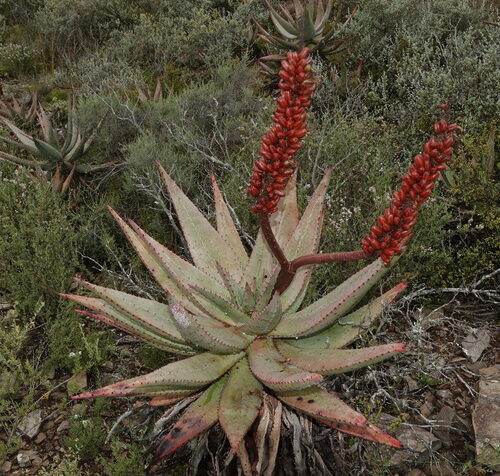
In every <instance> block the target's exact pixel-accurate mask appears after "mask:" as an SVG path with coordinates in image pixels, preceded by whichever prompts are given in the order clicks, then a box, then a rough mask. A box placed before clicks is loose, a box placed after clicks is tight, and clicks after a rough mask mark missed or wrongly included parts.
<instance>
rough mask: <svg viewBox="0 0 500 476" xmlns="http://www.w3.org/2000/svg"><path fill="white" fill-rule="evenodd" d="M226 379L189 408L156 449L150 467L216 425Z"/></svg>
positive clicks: (208, 390) (214, 384)
mask: <svg viewBox="0 0 500 476" xmlns="http://www.w3.org/2000/svg"><path fill="white" fill-rule="evenodd" d="M226 378H227V377H224V378H221V379H219V380H218V381H217V382H215V383H213V384H212V385H211V386H210V387H209V388H207V390H205V391H204V392H203V393H202V394H201V396H200V398H198V400H196V401H195V402H194V403H192V404H191V405H190V406H189V408H188V409H187V410H186V411H185V412H184V414H183V415H182V417H181V418H180V420H179V421H178V422H177V423H176V424H175V425H174V426H173V428H172V429H171V430H170V432H169V433H168V434H167V435H166V436H165V437H164V438H163V439H162V441H161V443H160V444H159V445H158V447H157V448H156V451H155V456H154V459H153V462H152V463H151V465H152V466H154V465H156V464H157V463H158V462H159V461H160V460H162V459H163V458H166V457H167V456H170V455H171V454H172V453H173V452H174V451H176V450H177V449H179V448H180V447H181V446H183V445H185V444H186V443H188V442H189V441H191V440H192V439H193V438H196V437H197V436H198V435H200V434H201V433H203V432H204V431H206V430H208V429H209V428H210V427H211V426H212V425H214V424H215V423H217V420H218V418H219V415H218V409H219V402H220V397H221V393H222V389H223V388H224V384H225V383H226Z"/></svg>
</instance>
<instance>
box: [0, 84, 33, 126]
mask: <svg viewBox="0 0 500 476" xmlns="http://www.w3.org/2000/svg"><path fill="white" fill-rule="evenodd" d="M38 106H39V104H38V95H37V93H36V91H34V92H33V93H32V94H31V98H30V100H29V101H28V102H27V103H24V102H22V101H19V100H18V99H17V98H16V97H15V96H14V95H11V96H9V97H7V96H5V95H3V98H2V99H0V116H2V117H5V118H7V119H8V120H10V121H13V122H15V123H17V124H22V125H26V126H29V125H31V124H32V123H33V121H34V120H35V119H36V111H37V109H38Z"/></svg>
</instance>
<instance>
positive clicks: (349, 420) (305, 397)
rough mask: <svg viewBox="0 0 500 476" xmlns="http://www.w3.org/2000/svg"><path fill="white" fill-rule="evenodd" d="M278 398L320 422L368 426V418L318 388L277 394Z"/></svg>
mask: <svg viewBox="0 0 500 476" xmlns="http://www.w3.org/2000/svg"><path fill="white" fill-rule="evenodd" d="M276 396H277V397H278V398H279V399H280V400H281V401H282V402H283V403H285V404H287V405H288V406H290V407H293V408H296V409H297V410H300V411H302V412H304V413H307V414H308V415H310V416H312V417H314V418H319V419H320V420H327V421H333V422H335V423H343V424H346V425H361V426H364V425H366V422H367V420H366V418H365V417H364V416H363V415H361V413H358V412H357V411H355V410H353V409H352V408H351V407H350V406H349V405H347V404H346V403H344V402H343V401H342V400H340V398H338V397H337V396H335V395H333V394H331V393H328V392H327V391H326V390H324V389H322V388H321V387H318V386H311V387H308V388H306V389H303V390H295V391H289V392H277V393H276Z"/></svg>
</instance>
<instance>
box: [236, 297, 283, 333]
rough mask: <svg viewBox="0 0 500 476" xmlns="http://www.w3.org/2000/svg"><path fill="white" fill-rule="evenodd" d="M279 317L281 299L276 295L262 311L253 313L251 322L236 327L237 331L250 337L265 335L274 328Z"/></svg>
mask: <svg viewBox="0 0 500 476" xmlns="http://www.w3.org/2000/svg"><path fill="white" fill-rule="evenodd" d="M281 316H282V312H281V298H280V295H279V294H277V293H276V294H274V296H273V297H272V299H271V301H270V302H269V304H268V305H267V306H266V307H265V308H264V309H263V310H262V311H260V312H258V313H254V315H253V316H252V320H251V321H250V322H248V323H246V324H243V325H242V326H240V327H238V330H239V331H240V332H245V333H246V334H252V335H262V334H267V333H268V332H270V331H271V330H273V329H274V328H275V327H276V324H277V323H278V322H279V321H280V319H281Z"/></svg>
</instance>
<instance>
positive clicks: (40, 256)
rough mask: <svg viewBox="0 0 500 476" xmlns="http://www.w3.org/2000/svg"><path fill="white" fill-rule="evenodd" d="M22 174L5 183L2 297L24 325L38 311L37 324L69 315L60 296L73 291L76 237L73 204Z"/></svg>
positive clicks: (0, 236)
mask: <svg viewBox="0 0 500 476" xmlns="http://www.w3.org/2000/svg"><path fill="white" fill-rule="evenodd" d="M24 174H25V172H24V171H23V170H22V169H17V170H16V171H15V172H14V173H13V174H12V175H11V177H12V178H9V176H8V175H5V174H4V175H2V177H1V180H2V186H1V187H0V256H2V260H1V262H0V277H1V279H0V283H1V284H0V287H1V293H2V295H3V296H4V297H5V298H6V299H8V300H9V301H11V302H12V303H16V308H17V310H18V312H19V313H20V315H21V316H22V317H23V318H24V319H27V320H29V319H30V318H31V317H32V316H33V315H35V311H36V310H38V309H39V312H38V318H39V320H41V321H48V320H54V319H56V318H57V317H58V316H59V315H62V314H64V313H65V312H66V311H67V309H68V304H67V303H65V302H63V301H62V300H61V299H60V298H59V297H58V296H57V294H56V293H58V292H64V291H67V290H68V289H69V286H70V283H71V276H72V275H73V273H75V271H76V269H77V266H78V254H77V253H78V232H77V230H76V229H75V228H74V226H73V224H72V220H71V218H70V210H69V209H70V203H68V202H65V201H64V200H63V199H62V198H61V197H60V196H58V195H57V194H54V193H53V191H52V189H51V188H50V186H49V185H48V184H46V183H34V182H33V181H31V180H30V179H29V178H27V177H26V176H25V175H24Z"/></svg>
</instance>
